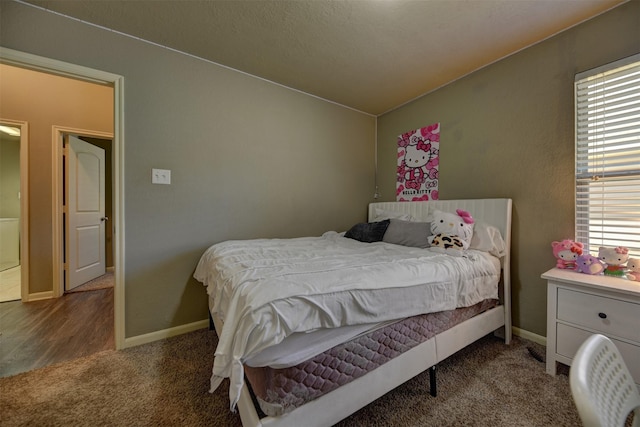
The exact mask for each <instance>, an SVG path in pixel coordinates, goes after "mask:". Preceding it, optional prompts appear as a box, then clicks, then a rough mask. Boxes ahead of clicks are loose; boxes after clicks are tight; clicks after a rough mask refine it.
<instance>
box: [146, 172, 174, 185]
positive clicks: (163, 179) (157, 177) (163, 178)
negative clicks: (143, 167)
mask: <svg viewBox="0 0 640 427" xmlns="http://www.w3.org/2000/svg"><path fill="white" fill-rule="evenodd" d="M151 183H152V184H171V171H170V170H169V169H151Z"/></svg>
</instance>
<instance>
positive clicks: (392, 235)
mask: <svg viewBox="0 0 640 427" xmlns="http://www.w3.org/2000/svg"><path fill="white" fill-rule="evenodd" d="M390 221H391V222H390V223H389V227H388V228H387V231H386V232H385V233H384V237H383V238H382V241H383V242H386V243H393V244H395V245H402V246H411V247H414V248H423V249H426V248H428V247H429V240H428V238H429V236H430V235H431V223H428V222H413V221H403V220H401V219H395V218H391V219H390Z"/></svg>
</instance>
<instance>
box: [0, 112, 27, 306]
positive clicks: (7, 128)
mask: <svg viewBox="0 0 640 427" xmlns="http://www.w3.org/2000/svg"><path fill="white" fill-rule="evenodd" d="M28 141H29V140H28V126H27V123H26V122H24V121H17V120H9V119H0V201H1V203H0V302H6V301H16V300H21V299H23V298H24V297H25V295H26V294H27V292H28V272H29V265H28V256H27V254H28V245H29V239H28V227H27V224H26V218H27V217H28V207H29V205H28V203H27V202H28V194H27V191H28V188H29V187H28V175H27V165H28V153H29V150H28Z"/></svg>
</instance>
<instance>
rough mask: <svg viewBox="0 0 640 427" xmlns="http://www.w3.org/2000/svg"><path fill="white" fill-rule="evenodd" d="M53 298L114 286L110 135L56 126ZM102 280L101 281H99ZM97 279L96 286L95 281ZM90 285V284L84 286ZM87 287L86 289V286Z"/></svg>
mask: <svg viewBox="0 0 640 427" xmlns="http://www.w3.org/2000/svg"><path fill="white" fill-rule="evenodd" d="M53 133H54V146H55V147H54V152H55V153H59V154H58V156H57V157H56V158H55V159H54V165H56V166H55V167H54V169H55V170H56V171H57V172H58V173H56V175H55V176H54V187H55V188H57V189H59V191H56V192H54V200H55V201H54V211H53V213H52V214H53V218H55V224H57V227H56V231H57V232H56V233H54V248H57V250H54V254H53V255H54V278H55V277H57V278H58V280H54V289H53V292H54V295H55V296H62V295H63V294H64V293H65V292H71V291H77V290H84V289H87V286H88V289H93V288H95V287H96V286H98V287H99V288H103V287H105V286H107V287H108V285H109V284H110V283H113V275H114V274H113V273H114V271H115V265H114V256H113V241H114V238H113V237H114V231H115V230H114V227H113V224H114V223H115V221H116V220H117V215H116V212H115V210H114V208H113V207H114V201H113V177H114V171H113V164H114V162H113V149H112V145H113V135H112V134H109V133H104V132H96V131H87V130H81V129H73V128H65V127H61V126H54V132H53ZM98 279H100V280H98ZM96 280H97V281H98V284H96V283H95V281H96ZM87 282H92V283H93V284H88V283H87ZM85 284H87V286H85Z"/></svg>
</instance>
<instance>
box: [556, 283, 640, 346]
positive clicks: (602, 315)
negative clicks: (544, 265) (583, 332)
mask: <svg viewBox="0 0 640 427" xmlns="http://www.w3.org/2000/svg"><path fill="white" fill-rule="evenodd" d="M557 316H558V320H561V321H565V322H570V323H573V324H575V325H578V326H584V327H585V328H588V329H593V330H594V331H598V332H601V333H603V334H604V335H607V336H609V337H611V336H616V337H620V338H624V339H628V340H631V341H635V342H640V327H639V324H640V323H639V319H640V304H634V303H630V302H626V301H621V300H618V299H613V298H607V297H603V296H599V295H592V294H588V293H584V292H578V291H573V290H570V289H563V288H559V289H558V306H557Z"/></svg>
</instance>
